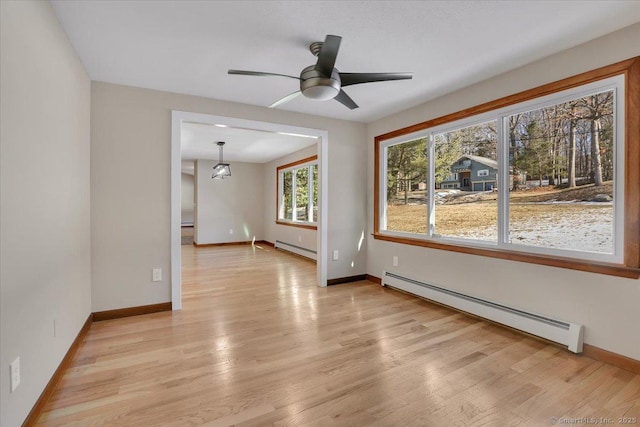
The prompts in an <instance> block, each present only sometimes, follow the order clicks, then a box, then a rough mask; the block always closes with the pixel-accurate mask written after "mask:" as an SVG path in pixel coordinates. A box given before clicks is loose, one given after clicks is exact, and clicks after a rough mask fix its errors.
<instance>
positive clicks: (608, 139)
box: [374, 58, 640, 277]
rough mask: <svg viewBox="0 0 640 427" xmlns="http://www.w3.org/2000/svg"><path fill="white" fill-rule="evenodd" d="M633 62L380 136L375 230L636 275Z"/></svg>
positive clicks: (392, 237)
mask: <svg viewBox="0 0 640 427" xmlns="http://www.w3.org/2000/svg"><path fill="white" fill-rule="evenodd" d="M638 62H639V61H638V60H637V58H636V59H634V60H629V61H626V62H624V63H619V64H614V65H613V66H610V67H605V68H604V69H599V70H595V71H593V72H590V73H585V74H584V75H581V76H575V77H573V78H569V79H566V80H565V81H562V82H555V83H553V84H550V85H547V86H543V87H541V88H537V89H533V90H530V91H527V92H523V93H521V94H518V95H513V96H510V97H507V98H503V99H500V100H496V101H492V102H490V103H487V104H484V105H481V106H476V107H473V108H470V109H468V110H465V111H462V112H458V113H454V114H451V115H449V116H445V117H440V118H437V119H434V120H431V121H428V122H424V123H421V124H419V125H414V126H411V127H410V128H407V129H402V130H398V131H394V132H391V133H389V134H386V135H381V136H379V137H377V138H376V141H375V143H376V156H375V157H376V159H377V164H376V169H377V170H376V176H375V187H376V188H375V196H376V201H375V212H374V227H375V230H374V238H376V239H382V240H388V241H396V242H400V243H407V244H413V245H419V246H427V247H433V248H438V249H445V250H452V251H458V252H466V253H473V254H478V255H486V256H494V257H500V258H507V259H514V260H519V261H529V262H534V263H538V264H547V265H554V266H561V267H568V268H575V269H580V270H586V271H594V272H600V273H608V274H615V275H620V276H625V277H638V275H639V274H640V270H638V267H639V266H640V265H639V264H640V262H639V261H640V260H639V254H638V241H639V240H640V236H639V235H638V216H639V208H638V204H640V196H639V193H640V187H639V184H640V182H639V181H640V180H639V175H640V174H639V173H638V169H639V168H640V159H639V158H638V152H639V150H638V149H637V146H638V145H639V144H640V141H639V140H638V138H639V137H640V130H638V127H640V125H639V124H638V119H637V117H638V115H639V112H638V102H639V100H638V99H637V98H638V96H639V95H638V93H639V92H638V89H639V88H638V85H639V84H640V82H639V79H640V78H639V77H638V76H637V74H638V68H639V67H640V65H638ZM630 97H635V100H634V102H629V101H628V99H629V98H630ZM629 110H630V111H629ZM633 144H635V146H634V145H633ZM381 177H384V179H381Z"/></svg>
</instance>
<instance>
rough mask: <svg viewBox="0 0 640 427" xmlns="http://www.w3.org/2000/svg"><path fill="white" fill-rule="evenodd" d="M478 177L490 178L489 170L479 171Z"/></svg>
mask: <svg viewBox="0 0 640 427" xmlns="http://www.w3.org/2000/svg"><path fill="white" fill-rule="evenodd" d="M478 176H489V169H480V170H479V171H478Z"/></svg>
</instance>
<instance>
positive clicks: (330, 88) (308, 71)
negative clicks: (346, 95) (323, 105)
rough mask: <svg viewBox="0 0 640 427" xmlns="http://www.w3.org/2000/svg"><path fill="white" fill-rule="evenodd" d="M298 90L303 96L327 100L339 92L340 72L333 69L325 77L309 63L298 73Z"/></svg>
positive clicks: (316, 99)
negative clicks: (329, 74) (329, 75)
mask: <svg viewBox="0 0 640 427" xmlns="http://www.w3.org/2000/svg"><path fill="white" fill-rule="evenodd" d="M300 91H301V92H302V94H303V95H304V96H305V98H309V99H313V100H315V101H327V100H329V99H333V98H335V97H336V96H337V95H338V93H340V74H338V70H337V69H334V70H333V72H332V73H331V77H330V78H327V77H325V76H323V75H322V73H320V72H319V71H318V70H316V69H315V65H310V66H308V67H307V68H305V69H304V70H302V73H301V74H300Z"/></svg>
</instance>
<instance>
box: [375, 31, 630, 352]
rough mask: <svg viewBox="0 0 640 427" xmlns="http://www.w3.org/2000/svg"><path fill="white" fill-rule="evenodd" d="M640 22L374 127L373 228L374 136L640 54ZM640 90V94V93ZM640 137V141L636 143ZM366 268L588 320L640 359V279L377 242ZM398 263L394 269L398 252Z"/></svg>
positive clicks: (605, 339) (610, 346)
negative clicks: (394, 260) (639, 307)
mask: <svg viewBox="0 0 640 427" xmlns="http://www.w3.org/2000/svg"><path fill="white" fill-rule="evenodd" d="M639 40H640V24H635V25H633V26H631V27H627V28H626V29H623V30H621V31H618V32H616V33H613V34H610V35H608V36H605V37H602V38H600V39H596V40H593V41H591V42H589V43H587V44H584V45H581V46H578V47H576V48H573V49H570V50H567V51H565V52H562V53H560V54H557V55H553V56H551V57H548V58H546V59H543V60H540V61H537V62H535V63H533V64H530V65H528V66H526V67H522V68H519V69H517V70H514V71H512V72H509V73H506V74H503V75H501V76H498V77H495V78H492V79H490V80H486V81H484V82H482V83H479V84H476V85H473V86H471V87H468V88H466V89H463V90H460V91H457V92H454V93H452V94H450V95H447V96H444V97H442V98H440V99H437V100H434V101H431V102H428V103H426V104H422V105H419V106H417V107H415V108H411V109H409V110H406V111H404V112H402V113H399V114H396V115H394V116H392V117H388V118H385V119H382V120H378V121H376V122H374V123H371V124H369V126H368V143H367V150H368V159H367V166H368V203H367V205H368V209H367V211H368V214H369V220H368V229H369V230H371V231H372V230H373V171H374V163H373V148H374V144H373V138H374V137H375V136H376V135H380V134H383V133H386V132H389V131H392V130H395V129H399V128H402V127H405V126H408V125H412V124H415V123H418V122H422V121H425V120H428V119H431V118H435V117H439V116H442V115H445V114H448V113H452V112H455V111H459V110H462V109H464V108H467V107H471V106H474V105H478V104H481V103H483V102H487V101H490V100H493V99H497V98H500V97H502V96H506V95H509V94H513V93H517V92H519V91H523V90H525V89H529V88H533V87H536V86H539V85H541V84H544V83H548V82H552V81H555V80H559V79H562V78H564V77H568V76H571V75H575V74H578V73H580V72H584V71H588V70H591V69H594V68H597V67H600V66H604V65H607V64H610V63H613V62H616V61H620V60H623V59H627V58H630V57H634V56H637V55H640V43H638V41H639ZM636 96H637V94H636ZM636 142H637V141H636ZM367 244H368V247H367V251H368V261H367V272H368V273H369V274H372V275H375V276H378V277H380V275H381V272H382V270H383V269H385V270H388V271H392V272H398V273H400V274H406V275H408V276H411V277H417V278H421V279H423V280H426V281H428V282H429V283H433V284H436V285H439V286H443V287H446V288H449V289H453V290H456V291H460V292H463V293H467V294H470V295H474V296H477V297H480V298H485V299H488V300H491V301H495V302H498V303H501V304H506V305H510V306H513V307H517V308H521V309H524V310H529V311H531V312H534V313H539V314H542V315H546V316H550V317H555V318H559V319H564V320H567V321H571V322H575V323H579V324H583V325H584V326H585V335H584V340H585V342H586V343H587V344H591V345H594V346H597V347H600V348H604V349H607V350H610V351H613V352H616V353H619V354H622V355H625V356H628V357H632V358H634V359H637V360H640V344H639V343H640V331H639V329H638V325H640V310H638V305H639V304H640V280H630V279H623V278H617V277H611V276H605V275H601V274H590V273H585V272H579V271H573V270H567V269H561V268H552V267H545V266H539V265H533V264H527V263H521V262H515V261H506V260H499V259H492V258H487V257H481V256H473V255H467V254H459V253H453V252H447V251H441V250H435V249H428V248H418V247H414V246H406V245H400V244H396V243H390V242H383V241H376V240H374V239H373V238H372V237H368V241H367ZM394 255H397V256H398V257H399V261H400V262H399V267H392V256H394Z"/></svg>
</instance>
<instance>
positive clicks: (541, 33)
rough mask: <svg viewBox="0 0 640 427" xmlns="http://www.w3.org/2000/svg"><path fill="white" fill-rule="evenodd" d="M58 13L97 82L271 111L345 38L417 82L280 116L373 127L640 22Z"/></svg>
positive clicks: (309, 9) (585, 7) (59, 1)
mask: <svg viewBox="0 0 640 427" xmlns="http://www.w3.org/2000/svg"><path fill="white" fill-rule="evenodd" d="M52 4H53V7H54V9H55V11H56V13H57V15H58V17H59V18H60V21H61V23H62V25H63V27H64V28H65V30H66V32H67V34H68V35H69V38H70V39H71V42H72V44H73V45H74V47H75V48H76V50H77V52H78V54H79V55H80V58H81V59H82V62H83V63H84V65H85V67H86V68H87V71H88V72H89V75H90V77H91V79H93V80H99V81H106V82H112V83H119V84H125V85H131V86H139V87H145V88H152V89H158V90H165V91H170V92H178V93H185V94H192V95H199V96H205V97H211V98H217V99H222V100H228V101H235V102H241V103H246V104H253V105H260V106H267V105H270V104H271V103H273V102H274V101H276V100H278V99H280V98H282V97H283V96H285V95H287V94H289V93H291V92H293V91H295V90H297V89H298V83H297V82H296V81H294V80H293V79H287V78H282V77H248V76H231V75H228V74H227V70H228V69H230V68H235V69H245V70H256V71H266V72H275V73H282V74H290V75H298V74H299V73H300V71H301V69H302V68H304V67H305V66H308V65H311V64H313V63H315V59H316V58H315V57H313V56H312V55H311V53H310V52H309V50H308V45H309V44H310V43H311V42H313V41H322V40H324V37H325V36H326V35H327V34H335V35H340V36H342V37H343V39H342V45H341V47H340V52H339V55H338V59H337V62H336V67H337V68H338V69H339V70H340V71H344V72H396V71H399V72H406V71H410V72H413V73H414V78H413V80H404V81H396V82H382V83H370V84H362V85H356V86H350V87H348V88H346V91H347V92H348V94H349V95H350V96H351V97H352V98H353V99H354V100H355V101H356V102H357V103H358V104H359V105H360V108H359V109H356V110H353V111H350V110H348V109H347V108H346V107H344V106H342V105H341V104H339V103H338V102H336V101H312V100H309V99H307V98H304V97H298V98H297V99H295V100H294V101H292V102H290V103H287V104H285V105H283V106H281V107H279V108H280V109H283V110H289V111H296V112H302V113H308V114H315V115H319V116H326V117H334V118H339V119H345V120H354V121H361V122H370V121H373V120H376V119H378V118H381V117H384V116H387V115H390V114H393V113H396V112H399V111H401V110H403V109H406V108H409V107H412V106H415V105H418V104H420V103H423V102H426V101H428V100H430V99H434V98H436V97H438V96H440V95H443V94H445V93H448V92H451V91H454V90H456V89H459V88H462V87H465V86H468V85H470V84H473V83H476V82H478V81H481V80H484V79H487V78H489V77H491V76H494V75H497V74H500V73H503V72H506V71H508V70H510V69H513V68H516V67H519V66H522V65H525V64H527V63H530V62H533V61H535V60H537V59H540V58H542V57H545V56H548V55H551V54H553V53H556V52H559V51H561V50H564V49H567V48H569V47H572V46H575V45H578V44H580V43H583V42H586V41H588V40H591V39H593V38H596V37H599V36H601V35H604V34H606V33H609V32H612V31H614V30H617V29H620V28H623V27H625V26H628V25H631V24H633V23H635V22H639V21H640V1H595V0H594V1H559V0H558V1H458V2H457V1H169V0H164V1H133V0H129V1H72V0H54V1H52Z"/></svg>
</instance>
